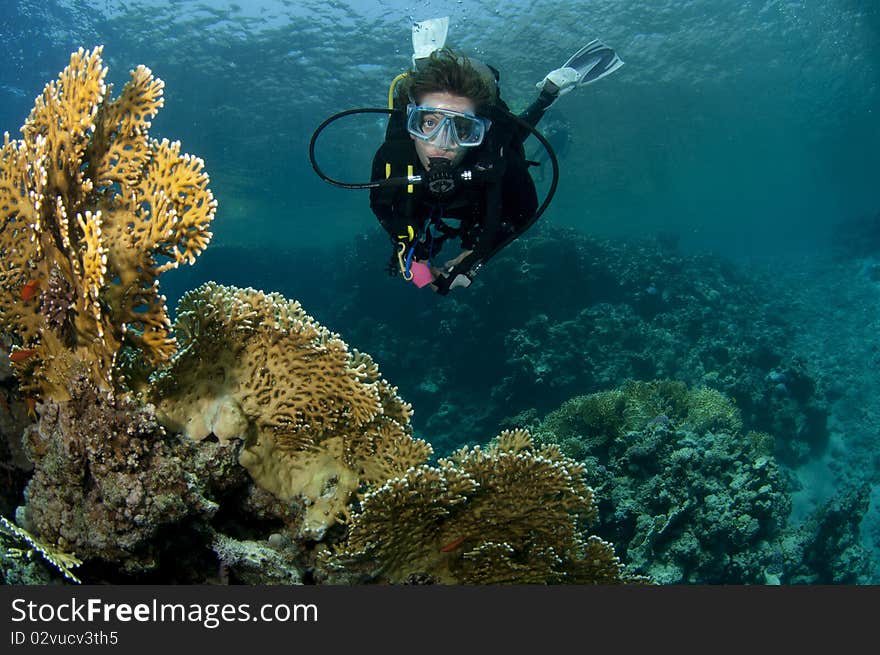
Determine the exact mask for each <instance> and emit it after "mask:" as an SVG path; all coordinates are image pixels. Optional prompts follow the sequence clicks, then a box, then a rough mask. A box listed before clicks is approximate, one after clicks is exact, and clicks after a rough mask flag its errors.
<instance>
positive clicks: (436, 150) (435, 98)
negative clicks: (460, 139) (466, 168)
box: [409, 91, 476, 170]
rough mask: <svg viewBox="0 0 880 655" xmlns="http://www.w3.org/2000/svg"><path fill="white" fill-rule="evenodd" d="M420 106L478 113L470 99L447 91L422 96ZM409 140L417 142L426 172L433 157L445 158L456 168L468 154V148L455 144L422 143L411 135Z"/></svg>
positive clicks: (417, 148)
mask: <svg viewBox="0 0 880 655" xmlns="http://www.w3.org/2000/svg"><path fill="white" fill-rule="evenodd" d="M419 105H421V106H422V107H436V108H437V109H450V110H452V111H460V112H463V113H466V114H474V113H476V112H475V109H476V108H475V107H474V103H473V102H471V100H470V99H468V98H465V97H464V96H457V95H454V94H452V93H448V92H446V91H437V92H434V93H426V94H425V95H424V96H422V98H421V102H419ZM409 138H411V139H412V140H413V141H414V142H415V145H416V152H417V153H418V155H419V161H421V162H422V166H424V167H425V170H428V169H430V167H431V163H430V158H431V157H443V158H444V159H448V160H449V163H450V164H452V165H453V166H455V165H456V164H458V163H459V162H460V161H461V160H462V159H464V156H465V154H466V152H467V148H462V147H461V146H456V145H453V144H448V143H442V144H440V145H438V144H435V143H431V142H429V141H422V140H421V139H417V138H415V137H414V136H412V135H410V137H409ZM442 141H448V139H443V140H442Z"/></svg>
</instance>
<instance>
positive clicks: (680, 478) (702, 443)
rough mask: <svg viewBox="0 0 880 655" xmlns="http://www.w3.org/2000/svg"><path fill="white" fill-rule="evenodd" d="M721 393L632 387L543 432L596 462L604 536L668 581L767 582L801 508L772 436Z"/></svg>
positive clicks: (592, 399) (566, 408)
mask: <svg viewBox="0 0 880 655" xmlns="http://www.w3.org/2000/svg"><path fill="white" fill-rule="evenodd" d="M741 427H742V422H741V419H740V417H739V414H738V411H737V410H736V408H735V407H734V406H733V404H732V403H731V402H730V400H729V399H727V398H726V397H724V396H723V395H722V394H721V393H719V392H717V391H714V390H711V389H707V388H697V389H689V388H688V387H687V385H685V384H684V383H682V382H678V381H669V380H659V381H654V382H628V383H626V384H625V385H623V386H622V387H621V388H619V389H616V390H612V391H606V392H599V393H596V394H591V395H588V396H584V397H579V398H574V399H572V400H570V401H568V402H566V403H564V404H563V405H562V407H560V408H559V409H558V410H556V411H555V412H552V413H551V414H549V415H548V416H547V417H546V419H545V420H544V421H543V423H542V424H541V426H540V427H539V428H537V430H536V438H537V439H538V440H540V441H542V442H551V443H558V444H559V445H560V447H561V448H562V450H563V452H567V453H572V454H575V455H576V456H577V457H578V458H579V459H581V460H583V461H584V462H585V471H586V475H587V481H588V483H589V484H591V485H592V486H593V487H594V488H595V489H596V490H597V494H598V495H599V497H600V498H601V499H602V500H601V502H600V504H599V521H598V523H597V527H596V529H595V532H596V534H597V535H599V536H600V537H602V538H604V539H606V540H608V541H610V542H612V543H614V545H615V551H616V552H617V553H618V554H619V555H620V557H621V560H622V561H623V562H624V563H625V564H627V565H628V566H629V567H631V568H632V570H633V571H634V572H636V573H639V574H643V575H648V576H650V577H651V578H653V579H654V580H656V581H657V582H660V583H665V584H670V583H673V584H674V583H694V582H700V583H727V584H730V583H741V584H764V583H766V582H767V577H766V575H765V570H766V569H767V567H768V566H769V565H770V563H771V562H772V560H773V558H774V554H775V552H776V551H777V546H776V545H775V544H776V543H777V542H778V540H779V538H780V537H781V535H782V533H783V530H784V528H785V526H786V521H787V518H788V515H789V513H790V511H791V500H790V497H789V495H788V491H789V489H788V484H787V481H786V479H785V477H784V475H783V474H782V473H781V471H780V469H779V467H778V465H777V463H776V461H775V459H774V457H773V456H772V454H771V453H770V449H769V448H768V446H770V443H768V438H767V436H766V435H761V434H757V433H748V434H743V433H742V429H741Z"/></svg>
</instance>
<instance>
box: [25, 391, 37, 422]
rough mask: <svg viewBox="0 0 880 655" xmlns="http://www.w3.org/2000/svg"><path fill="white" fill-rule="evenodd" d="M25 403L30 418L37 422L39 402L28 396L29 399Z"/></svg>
mask: <svg viewBox="0 0 880 655" xmlns="http://www.w3.org/2000/svg"><path fill="white" fill-rule="evenodd" d="M24 402H25V404H26V405H27V409H28V416H30V417H31V418H32V419H34V420H36V419H37V400H36V398H31V397H30V396H28V397H27V398H25V399H24Z"/></svg>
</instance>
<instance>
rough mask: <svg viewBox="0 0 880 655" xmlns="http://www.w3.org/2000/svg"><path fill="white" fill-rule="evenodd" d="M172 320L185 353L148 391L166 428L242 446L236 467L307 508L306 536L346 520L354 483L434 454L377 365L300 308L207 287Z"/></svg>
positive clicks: (249, 292)
mask: <svg viewBox="0 0 880 655" xmlns="http://www.w3.org/2000/svg"><path fill="white" fill-rule="evenodd" d="M178 314H179V315H178V319H177V321H176V323H175V333H176V335H177V337H178V339H179V341H180V346H181V348H180V351H179V352H178V354H177V355H175V357H174V358H173V359H172V361H171V363H170V365H169V366H168V367H167V368H166V369H164V370H162V371H161V373H159V374H158V375H156V376H155V379H154V381H153V386H152V390H151V393H152V397H153V399H154V401H155V402H156V404H157V406H158V408H159V411H160V415H161V416H162V417H163V421H164V422H165V424H166V425H167V426H168V427H169V428H171V429H174V430H178V431H180V432H183V433H185V434H186V435H187V436H189V437H190V438H192V439H194V440H201V439H204V438H205V437H207V436H208V435H212V434H213V435H214V436H215V437H217V438H218V439H220V440H221V441H228V440H230V439H234V438H241V439H244V440H245V445H244V447H243V449H242V451H241V456H240V462H241V464H242V465H243V466H245V467H246V468H247V469H248V471H249V472H250V474H251V475H252V476H253V478H254V479H255V480H256V482H257V483H258V484H259V485H260V486H262V487H263V488H265V489H267V490H268V491H270V492H272V493H273V494H275V495H276V496H278V497H279V498H282V499H284V500H290V501H302V502H303V503H304V504H305V505H306V512H305V520H304V522H303V526H302V531H303V534H304V535H307V536H309V537H312V538H315V539H319V538H321V536H322V535H323V533H324V531H325V530H326V529H327V528H328V527H329V526H331V525H333V524H334V523H336V522H337V521H338V520H340V519H344V517H345V516H347V515H348V513H349V510H348V504H349V502H350V500H351V498H352V495H353V494H354V492H355V491H356V490H357V489H358V488H359V487H360V486H361V484H363V483H370V482H380V483H381V482H384V481H385V480H386V479H388V478H390V477H392V476H395V475H400V474H402V473H403V472H404V471H406V470H407V469H408V468H409V467H411V466H415V465H418V464H421V463H422V462H424V461H425V460H427V459H428V457H429V456H430V454H431V447H430V446H429V445H428V444H427V443H426V442H424V441H422V440H419V439H413V437H412V436H411V434H412V429H411V427H410V423H409V422H410V416H411V414H412V409H411V407H410V406H409V405H408V404H406V403H404V401H403V400H401V399H400V397H399V396H398V395H397V389H396V388H395V387H392V386H391V385H390V384H389V383H388V382H387V381H385V380H384V379H382V378H381V377H380V375H379V368H378V366H376V364H375V362H373V360H372V359H371V358H370V357H369V356H368V355H366V354H363V353H358V352H356V351H351V350H349V348H348V346H347V344H346V343H345V342H344V341H343V340H342V339H341V338H339V335H337V334H335V333H333V332H331V331H330V330H328V329H327V328H325V327H323V326H322V325H320V324H319V323H318V322H317V321H315V320H314V319H313V318H312V317H311V316H309V315H308V314H307V313H306V312H305V311H304V310H303V309H302V307H301V306H300V304H299V303H298V302H295V301H288V300H285V299H284V298H283V297H282V296H280V295H279V294H274V293H272V294H266V293H263V292H261V291H257V290H255V289H239V288H235V287H224V286H221V285H217V284H214V283H208V284H205V285H203V286H201V287H199V288H198V289H195V290H193V291H190V292H188V293H187V294H185V295H184V297H183V298H182V299H181V301H180V303H179V306H178Z"/></svg>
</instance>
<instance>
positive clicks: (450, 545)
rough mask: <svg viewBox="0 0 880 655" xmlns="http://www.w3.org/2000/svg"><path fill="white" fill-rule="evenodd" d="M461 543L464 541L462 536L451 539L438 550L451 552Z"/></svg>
mask: <svg viewBox="0 0 880 655" xmlns="http://www.w3.org/2000/svg"><path fill="white" fill-rule="evenodd" d="M462 543H464V537H459V538H458V539H453V540H452V541H450V542H449V543H448V544H446V545H445V546H443V548H441V549H440V552H441V553H451V552H452V551H453V550H455V549H456V548H458V547H459V546H461V544H462Z"/></svg>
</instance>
